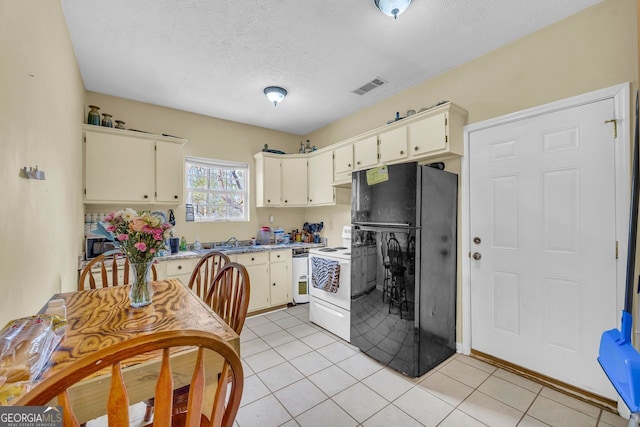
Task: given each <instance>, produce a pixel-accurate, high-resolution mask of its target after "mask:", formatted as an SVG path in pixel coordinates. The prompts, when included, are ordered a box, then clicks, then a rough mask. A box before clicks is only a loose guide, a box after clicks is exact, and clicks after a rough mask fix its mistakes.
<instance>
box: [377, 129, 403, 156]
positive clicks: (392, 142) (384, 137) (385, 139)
mask: <svg viewBox="0 0 640 427" xmlns="http://www.w3.org/2000/svg"><path fill="white" fill-rule="evenodd" d="M378 139H379V145H378V150H380V162H381V163H387V162H391V161H394V160H400V159H405V158H407V127H406V126H401V127H399V128H396V129H394V130H391V131H389V132H384V133H381V134H380V135H378Z"/></svg>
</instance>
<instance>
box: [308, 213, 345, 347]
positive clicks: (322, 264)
mask: <svg viewBox="0 0 640 427" xmlns="http://www.w3.org/2000/svg"><path fill="white" fill-rule="evenodd" d="M342 237H343V246H336V247H325V248H314V249H310V250H309V283H310V286H309V293H310V301H309V320H310V321H312V322H313V323H315V324H317V325H318V326H321V327H323V328H324V329H326V330H327V331H329V332H331V333H333V334H334V335H337V336H339V337H340V338H342V339H344V340H346V341H349V340H350V338H351V333H350V331H351V315H350V311H351V228H350V227H349V226H346V227H345V228H344V229H343V233H342ZM314 259H315V261H314ZM314 265H315V266H316V267H315V268H321V269H322V270H323V272H322V273H318V272H317V271H316V272H315V274H316V276H318V277H319V276H322V277H326V276H327V271H326V269H327V266H328V268H330V269H331V268H333V266H339V278H338V280H337V281H336V282H337V283H338V286H337V289H335V292H331V291H327V290H324V289H320V288H318V287H315V286H314V283H315V284H318V283H319V282H320V281H319V280H315V281H314V270H315V268H314ZM330 274H333V271H331V272H330ZM330 274H329V275H330ZM329 288H333V287H332V286H329Z"/></svg>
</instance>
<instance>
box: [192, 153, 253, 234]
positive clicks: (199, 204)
mask: <svg viewBox="0 0 640 427" xmlns="http://www.w3.org/2000/svg"><path fill="white" fill-rule="evenodd" d="M184 169H185V173H186V183H187V200H186V203H188V204H192V205H193V212H194V220H195V221H203V222H204V221H249V209H248V205H249V185H248V184H249V165H248V164H247V163H237V162H227V161H223V160H216V159H205V158H200V157H186V158H185V168H184Z"/></svg>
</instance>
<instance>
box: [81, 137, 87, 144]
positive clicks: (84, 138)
mask: <svg viewBox="0 0 640 427" xmlns="http://www.w3.org/2000/svg"><path fill="white" fill-rule="evenodd" d="M82 142H84V143H85V144H86V143H87V137H86V136H83V137H82Z"/></svg>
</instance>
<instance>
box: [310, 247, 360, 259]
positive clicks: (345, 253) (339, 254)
mask: <svg viewBox="0 0 640 427" xmlns="http://www.w3.org/2000/svg"><path fill="white" fill-rule="evenodd" d="M309 253H310V254H312V255H313V254H315V255H322V256H326V257H328V258H331V257H335V258H351V248H348V247H346V246H329V247H324V248H314V249H309Z"/></svg>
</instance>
